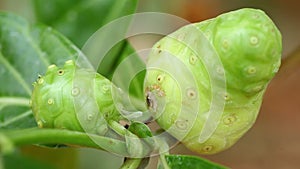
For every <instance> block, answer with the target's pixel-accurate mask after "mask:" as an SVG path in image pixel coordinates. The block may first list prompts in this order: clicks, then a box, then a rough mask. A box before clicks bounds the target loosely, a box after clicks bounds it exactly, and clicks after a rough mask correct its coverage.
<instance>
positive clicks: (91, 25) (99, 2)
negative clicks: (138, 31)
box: [34, 0, 137, 47]
mask: <svg viewBox="0 0 300 169" xmlns="http://www.w3.org/2000/svg"><path fill="white" fill-rule="evenodd" d="M136 5H137V0H124V1H117V0H75V1H74V0H66V1H61V0H51V1H47V2H45V1H44V0H34V6H35V13H36V18H37V20H38V21H39V22H43V23H45V24H48V25H50V26H52V27H54V28H56V29H57V30H58V31H60V32H62V33H63V34H64V35H66V36H67V37H68V38H69V39H70V40H71V41H73V42H74V43H75V44H76V45H78V46H79V47H82V46H83V45H84V43H85V42H86V41H87V39H88V38H89V37H90V36H91V35H92V34H93V33H94V32H95V31H97V30H98V29H99V28H100V27H102V26H103V25H105V24H107V23H108V22H111V21H113V20H114V19H117V18H119V17H122V16H125V15H129V14H132V13H133V12H134V11H135V8H136Z"/></svg>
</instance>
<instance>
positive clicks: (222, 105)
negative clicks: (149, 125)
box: [144, 8, 282, 154]
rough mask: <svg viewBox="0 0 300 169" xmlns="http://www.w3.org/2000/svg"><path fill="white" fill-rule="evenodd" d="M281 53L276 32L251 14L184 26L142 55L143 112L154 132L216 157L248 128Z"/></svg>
mask: <svg viewBox="0 0 300 169" xmlns="http://www.w3.org/2000/svg"><path fill="white" fill-rule="evenodd" d="M281 51H282V42H281V34H280V32H279V30H278V29H277V28H276V26H275V24H274V23H273V22H272V20H271V19H270V18H269V17H268V16H267V15H266V14H265V13H264V12H263V11H261V10H258V9H250V8H244V9H239V10H236V11H232V12H228V13H225V14H222V15H220V16H218V17H216V18H213V19H210V20H206V21H203V22H200V23H194V24H190V25H187V26H184V27H182V28H180V29H179V30H177V31H175V32H173V33H172V34H170V35H168V36H166V37H164V38H162V39H161V40H160V41H158V42H157V43H156V44H155V45H154V47H153V50H152V51H151V52H150V54H149V57H148V60H147V73H146V77H145V83H144V90H145V98H146V102H147V105H148V109H149V110H150V111H151V112H152V114H153V116H154V117H155V119H156V121H157V123H158V124H159V125H160V127H162V128H163V129H165V130H166V131H167V132H168V133H170V134H171V135H172V136H174V137H175V138H177V139H178V140H180V141H181V142H182V143H183V144H184V145H185V146H186V147H188V148H189V149H191V150H192V151H195V152H198V153H200V154H214V153H217V152H220V151H223V150H225V149H227V148H229V147H231V146H232V145H233V144H234V143H235V142H236V141H237V140H239V138H241V137H242V136H243V135H244V134H245V133H246V132H247V131H248V130H249V129H250V128H251V127H252V125H253V124H254V122H255V120H256V118H257V115H258V112H259V110H260V106H261V103H262V98H263V94H264V92H265V90H266V88H267V85H268V83H269V82H270V80H271V79H272V78H273V76H274V75H275V74H276V72H277V71H278V69H279V66H280V61H281ZM213 99H214V100H213Z"/></svg>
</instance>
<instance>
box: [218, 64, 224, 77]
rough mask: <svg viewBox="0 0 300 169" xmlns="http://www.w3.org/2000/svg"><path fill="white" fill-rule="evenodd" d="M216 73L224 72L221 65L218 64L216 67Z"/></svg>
mask: <svg viewBox="0 0 300 169" xmlns="http://www.w3.org/2000/svg"><path fill="white" fill-rule="evenodd" d="M217 73H218V74H221V75H222V74H224V68H223V67H221V66H218V67H217Z"/></svg>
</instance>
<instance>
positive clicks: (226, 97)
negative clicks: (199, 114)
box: [224, 93, 230, 101]
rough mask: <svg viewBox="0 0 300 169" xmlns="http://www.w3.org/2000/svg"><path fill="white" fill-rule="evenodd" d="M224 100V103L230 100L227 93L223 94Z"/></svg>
mask: <svg viewBox="0 0 300 169" xmlns="http://www.w3.org/2000/svg"><path fill="white" fill-rule="evenodd" d="M224 100H226V101H228V100H230V96H229V94H228V93H225V94H224Z"/></svg>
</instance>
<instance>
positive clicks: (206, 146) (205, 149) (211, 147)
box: [202, 145, 213, 152]
mask: <svg viewBox="0 0 300 169" xmlns="http://www.w3.org/2000/svg"><path fill="white" fill-rule="evenodd" d="M212 150H213V146H212V145H205V146H204V147H203V148H202V151H203V152H211V151H212Z"/></svg>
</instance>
